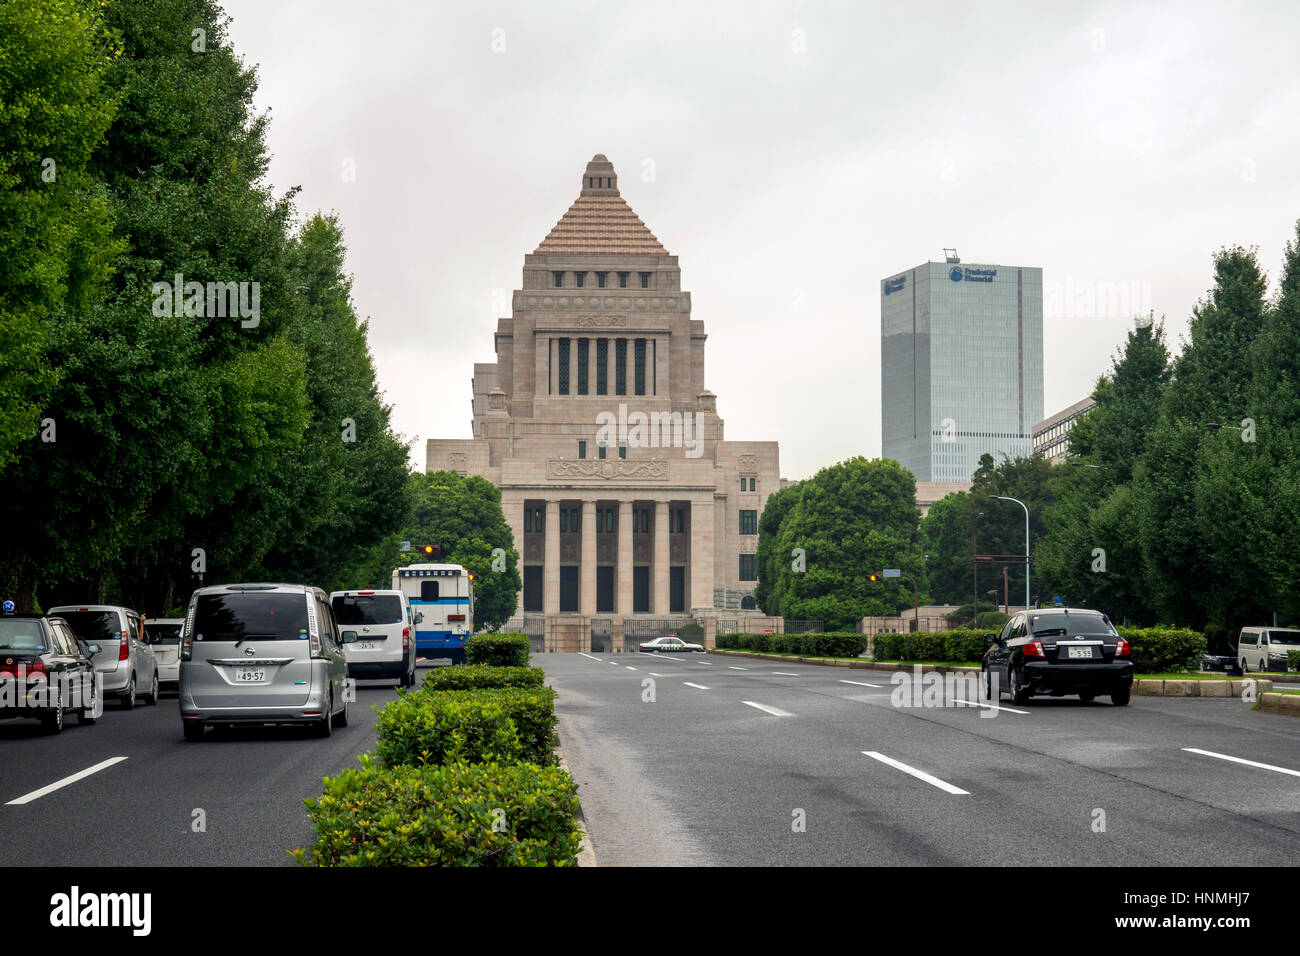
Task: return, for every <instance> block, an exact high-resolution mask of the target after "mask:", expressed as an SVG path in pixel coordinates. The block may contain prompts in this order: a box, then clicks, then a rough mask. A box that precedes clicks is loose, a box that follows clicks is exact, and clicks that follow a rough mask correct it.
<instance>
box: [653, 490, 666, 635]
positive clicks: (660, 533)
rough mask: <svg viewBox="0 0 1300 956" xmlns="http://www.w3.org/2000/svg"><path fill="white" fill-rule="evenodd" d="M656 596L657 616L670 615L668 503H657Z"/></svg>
mask: <svg viewBox="0 0 1300 956" xmlns="http://www.w3.org/2000/svg"><path fill="white" fill-rule="evenodd" d="M654 534H655V558H654V594H653V597H652V599H651V605H650V606H651V607H653V608H654V610H655V613H656V614H667V613H668V502H666V501H656V502H655V527H654Z"/></svg>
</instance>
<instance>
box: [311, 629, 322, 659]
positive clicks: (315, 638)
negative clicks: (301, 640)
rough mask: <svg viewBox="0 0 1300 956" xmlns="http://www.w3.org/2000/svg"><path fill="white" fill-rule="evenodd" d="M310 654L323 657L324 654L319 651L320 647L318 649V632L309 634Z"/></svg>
mask: <svg viewBox="0 0 1300 956" xmlns="http://www.w3.org/2000/svg"><path fill="white" fill-rule="evenodd" d="M311 656H312V657H324V656H325V655H324V654H322V653H321V649H320V635H319V634H313V635H311Z"/></svg>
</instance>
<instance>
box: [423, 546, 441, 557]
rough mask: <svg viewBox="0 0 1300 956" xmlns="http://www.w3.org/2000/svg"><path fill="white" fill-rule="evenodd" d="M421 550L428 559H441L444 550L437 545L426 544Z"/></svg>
mask: <svg viewBox="0 0 1300 956" xmlns="http://www.w3.org/2000/svg"><path fill="white" fill-rule="evenodd" d="M420 550H422V551H423V552H424V556H425V557H426V558H440V557H442V548H441V547H439V546H438V545H436V544H426V545H425V546H424V547H423V548H421V549H420Z"/></svg>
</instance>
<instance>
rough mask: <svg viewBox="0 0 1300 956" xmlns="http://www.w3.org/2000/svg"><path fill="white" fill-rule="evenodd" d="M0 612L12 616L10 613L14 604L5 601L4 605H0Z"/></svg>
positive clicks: (12, 611)
mask: <svg viewBox="0 0 1300 956" xmlns="http://www.w3.org/2000/svg"><path fill="white" fill-rule="evenodd" d="M0 610H3V611H4V613H5V614H12V613H14V602H13V601H5V603H4V604H3V605H0Z"/></svg>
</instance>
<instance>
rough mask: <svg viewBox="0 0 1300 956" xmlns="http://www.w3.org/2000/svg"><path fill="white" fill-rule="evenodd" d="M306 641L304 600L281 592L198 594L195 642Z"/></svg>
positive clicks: (305, 608) (304, 598)
mask: <svg viewBox="0 0 1300 956" xmlns="http://www.w3.org/2000/svg"><path fill="white" fill-rule="evenodd" d="M249 638H257V639H258V640H262V641H267V640H270V641H295V640H306V639H307V597H306V595H304V594H295V593H289V592H284V591H273V592H269V593H268V592H257V591H253V592H248V591H237V592H230V593H228V594H200V595H199V600H198V604H197V606H196V607H195V612H194V639H195V640H203V641H242V640H246V639H249Z"/></svg>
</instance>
